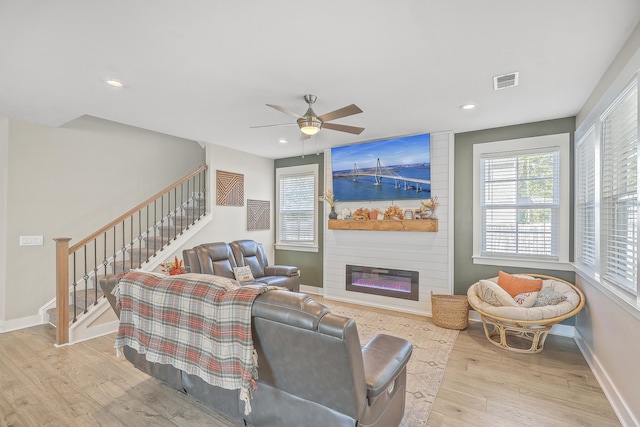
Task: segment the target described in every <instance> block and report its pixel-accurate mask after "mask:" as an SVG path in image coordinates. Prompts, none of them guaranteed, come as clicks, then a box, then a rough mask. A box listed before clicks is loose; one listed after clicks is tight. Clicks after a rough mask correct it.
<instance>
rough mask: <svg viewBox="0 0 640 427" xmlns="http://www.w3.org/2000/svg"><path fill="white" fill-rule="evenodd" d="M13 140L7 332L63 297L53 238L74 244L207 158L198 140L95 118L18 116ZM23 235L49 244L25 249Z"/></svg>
mask: <svg viewBox="0 0 640 427" xmlns="http://www.w3.org/2000/svg"><path fill="white" fill-rule="evenodd" d="M0 130H1V129H0ZM7 145H8V155H7V156H2V159H8V162H5V161H4V160H3V161H0V166H2V171H3V172H4V175H5V176H6V177H7V181H8V187H7V188H8V189H7V191H6V195H4V196H3V192H2V191H3V190H2V189H1V188H2V186H1V184H2V180H0V209H1V208H2V202H4V201H5V200H6V204H7V215H6V217H5V216H3V217H2V218H4V225H5V226H6V233H5V235H4V236H2V228H1V227H0V237H4V238H3V240H2V244H4V245H6V255H5V256H4V257H2V258H1V259H0V266H1V265H2V264H1V263H2V262H3V261H4V262H6V268H4V269H2V270H1V271H0V276H1V277H2V279H0V291H1V290H2V287H1V284H2V280H4V283H5V289H4V291H5V292H4V298H2V300H0V305H2V308H1V309H0V310H3V311H4V315H3V317H0V331H2V330H3V323H4V326H5V329H7V328H10V327H11V326H12V325H13V326H20V325H16V322H18V323H19V321H20V320H19V319H25V318H32V317H33V316H35V315H37V313H38V309H39V308H40V307H41V306H42V305H43V304H45V303H46V302H48V301H49V300H51V299H52V298H53V297H54V296H55V268H54V266H55V259H54V255H55V254H54V252H55V250H54V247H55V244H54V242H53V240H52V239H53V238H55V237H70V238H72V240H71V244H73V243H74V241H78V240H79V239H81V238H83V237H84V236H86V235H87V234H90V233H91V232H93V231H95V230H97V229H99V228H100V227H101V226H103V225H104V224H105V223H107V222H109V221H111V220H113V219H114V218H116V217H118V216H119V215H120V214H122V213H124V212H125V211H127V210H128V209H130V208H132V207H134V206H135V205H137V204H138V203H139V202H141V201H142V200H144V199H145V198H147V197H149V196H151V195H153V194H154V193H156V192H157V191H159V190H162V189H163V188H165V187H166V186H168V185H170V184H171V183H173V182H175V181H176V180H178V179H179V178H181V177H183V176H185V175H187V174H188V173H189V172H191V171H193V170H194V169H196V168H197V167H198V166H200V165H202V164H204V162H205V153H204V150H203V148H202V147H200V146H199V145H198V144H197V143H196V142H194V141H189V140H185V139H181V138H176V137H172V136H168V135H163V134H159V133H155V132H150V131H146V130H143V129H138V128H133V127H130V126H126V125H122V124H117V123H113V122H108V121H105V120H100V119H95V118H91V117H82V118H80V119H77V120H75V121H73V122H71V123H69V124H67V125H66V126H64V127H62V128H52V127H48V126H41V125H36V124H32V123H26V122H21V121H17V120H11V119H10V120H9V121H8V144H7ZM0 147H2V139H1V137H0ZM0 150H1V148H0ZM4 163H8V164H4ZM21 235H42V236H44V245H43V246H26V247H21V246H19V245H18V242H19V236H21ZM1 255H2V252H1V250H0V256H1ZM0 314H2V311H0Z"/></svg>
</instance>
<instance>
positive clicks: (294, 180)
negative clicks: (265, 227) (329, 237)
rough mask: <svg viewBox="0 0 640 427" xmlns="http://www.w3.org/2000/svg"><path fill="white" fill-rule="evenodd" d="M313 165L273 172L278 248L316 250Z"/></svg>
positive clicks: (315, 177)
mask: <svg viewBox="0 0 640 427" xmlns="http://www.w3.org/2000/svg"><path fill="white" fill-rule="evenodd" d="M317 168H318V167H317V165H302V166H293V167H288V168H278V169H277V170H276V179H277V183H278V184H277V185H278V187H277V195H276V198H277V206H278V221H277V235H278V241H277V244H278V245H293V246H303V247H304V246H309V247H317V235H318V234H317V216H316V215H317V214H316V208H317V205H318V203H317V199H318V197H317V176H318V174H317Z"/></svg>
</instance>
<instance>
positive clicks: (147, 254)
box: [53, 165, 207, 345]
mask: <svg viewBox="0 0 640 427" xmlns="http://www.w3.org/2000/svg"><path fill="white" fill-rule="evenodd" d="M206 171H207V167H206V165H203V166H200V167H199V168H198V169H196V170H195V171H193V172H191V173H190V174H189V175H187V176H185V177H184V178H182V179H180V180H178V181H176V182H175V183H174V184H172V185H170V186H168V187H167V188H165V189H164V190H162V191H160V192H158V193H156V194H155V195H153V196H151V197H149V198H148V199H147V200H145V201H143V202H142V203H139V204H138V205H137V206H135V207H134V208H133V209H130V210H129V211H127V212H126V213H124V214H122V215H120V216H119V217H118V218H116V219H114V220H113V221H111V222H110V223H108V224H107V225H105V226H104V227H102V228H100V229H99V230H97V231H95V232H94V233H92V234H90V235H89V236H87V237H85V238H84V239H82V240H80V241H79V242H78V243H76V244H74V245H73V246H71V247H69V241H70V240H71V238H68V237H58V238H55V239H53V240H55V241H56V308H57V324H56V344H57V345H63V344H68V343H69V327H70V325H71V324H73V323H74V322H75V321H76V320H77V315H76V309H75V308H74V310H73V313H70V308H71V304H70V302H69V296H70V295H71V298H72V300H73V306H76V302H77V293H78V292H77V287H78V285H82V284H83V285H84V290H85V292H84V293H83V294H84V298H85V304H84V307H85V308H84V313H86V312H87V310H88V309H87V308H86V307H87V306H88V305H89V304H88V303H87V295H89V291H90V290H91V291H92V292H94V295H95V298H94V301H95V302H94V303H93V304H94V305H95V304H97V303H98V287H99V285H98V279H99V275H101V274H102V275H105V276H106V275H107V274H117V273H120V272H124V271H127V270H129V269H131V268H139V267H140V266H141V265H142V264H144V263H145V262H148V261H149V260H150V259H151V258H152V257H155V256H156V255H157V254H158V252H160V251H162V250H163V249H164V248H165V247H166V246H167V245H169V244H171V241H172V240H175V239H176V238H177V237H178V236H179V235H180V234H182V233H183V232H184V231H185V230H188V229H189V227H190V226H191V225H192V224H194V223H195V222H196V221H197V220H198V219H200V218H201V217H202V216H204V215H205V214H206V213H207V211H206V205H207V204H206V200H207V199H206V197H207V192H206V182H207V180H206ZM90 284H91V285H93V287H92V288H90Z"/></svg>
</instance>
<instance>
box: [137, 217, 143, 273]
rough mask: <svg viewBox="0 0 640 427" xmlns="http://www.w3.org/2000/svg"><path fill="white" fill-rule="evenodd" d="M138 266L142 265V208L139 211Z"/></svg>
mask: <svg viewBox="0 0 640 427" xmlns="http://www.w3.org/2000/svg"><path fill="white" fill-rule="evenodd" d="M137 265H138V268H140V267H141V266H142V210H139V211H138V262H137Z"/></svg>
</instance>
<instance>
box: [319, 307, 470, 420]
mask: <svg viewBox="0 0 640 427" xmlns="http://www.w3.org/2000/svg"><path fill="white" fill-rule="evenodd" d="M323 304H324V305H326V306H327V307H329V309H331V312H332V313H336V314H339V315H341V316H346V317H350V318H352V319H354V320H355V321H356V325H357V326H358V333H359V335H360V342H361V343H362V344H363V345H364V344H365V343H366V342H367V341H369V340H370V339H371V337H373V336H374V335H375V334H378V333H383V334H388V335H395V336H397V337H402V338H404V339H406V340H408V341H409V342H411V343H412V344H413V353H412V354H411V359H409V364H408V365H407V398H406V404H405V414H404V418H403V419H402V422H401V423H400V426H401V427H422V426H424V425H425V424H426V422H427V418H429V413H430V412H431V406H432V405H433V401H434V400H435V398H436V395H437V394H438V389H439V388H440V383H441V382H442V377H443V376H444V370H445V368H446V366H447V361H448V360H449V355H451V350H452V349H453V345H454V344H455V342H456V338H457V337H458V331H457V330H452V329H444V328H441V327H439V326H436V325H435V324H434V323H433V321H432V320H431V318H430V317H424V318H423V319H416V318H413V317H411V318H410V317H405V316H403V315H401V314H399V315H393V314H386V313H381V312H377V311H376V312H374V311H368V310H366V309H360V308H356V307H353V306H346V305H337V304H333V303H332V302H331V301H327V300H325V301H324V302H323Z"/></svg>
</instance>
